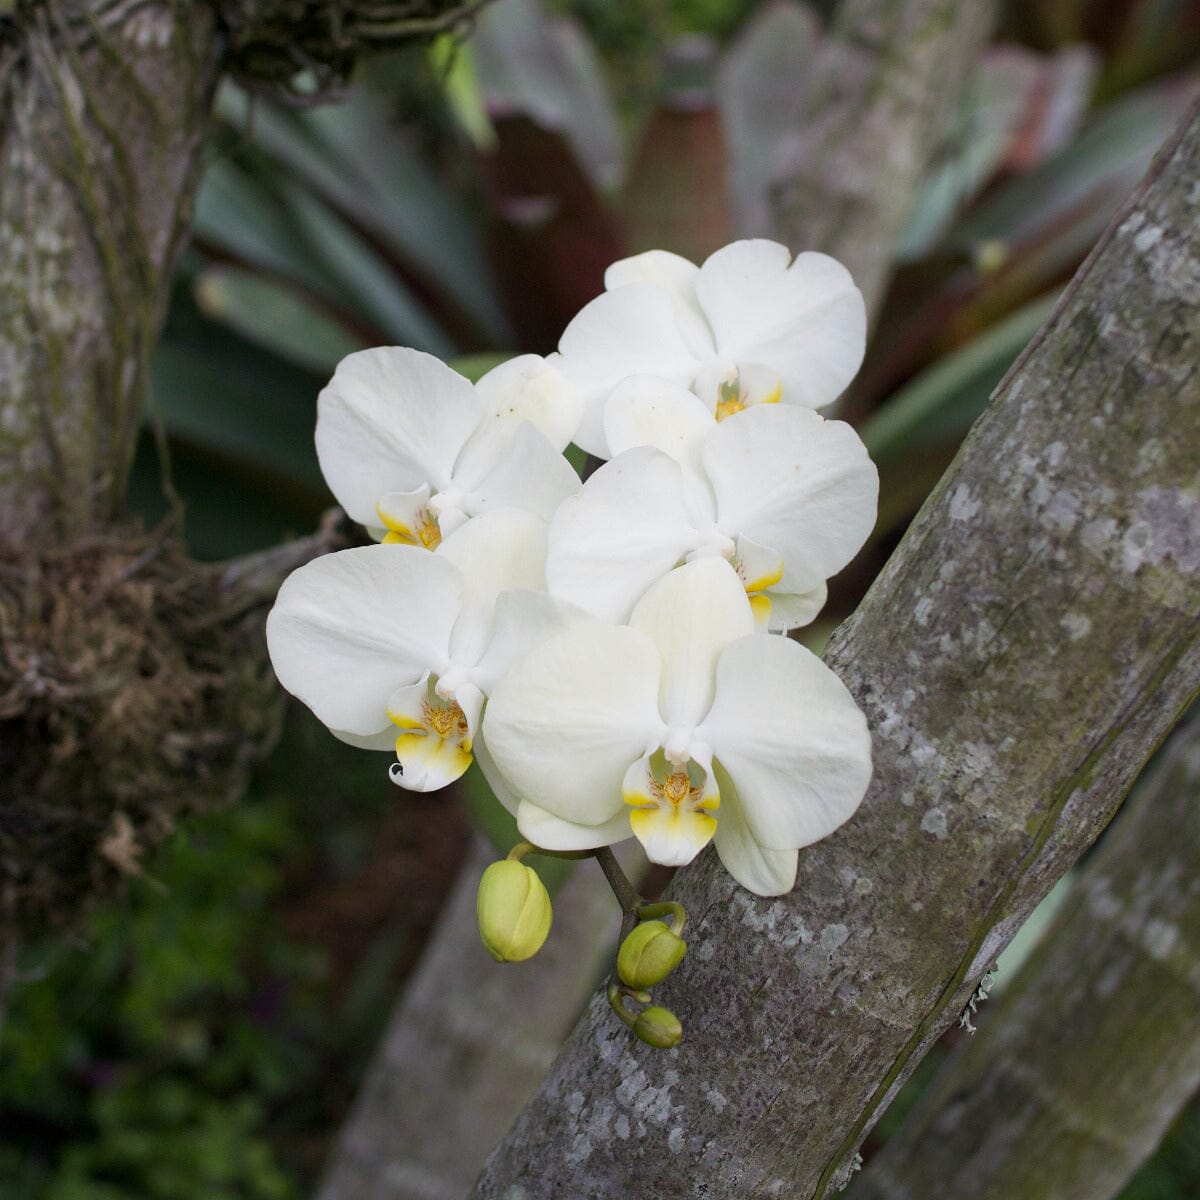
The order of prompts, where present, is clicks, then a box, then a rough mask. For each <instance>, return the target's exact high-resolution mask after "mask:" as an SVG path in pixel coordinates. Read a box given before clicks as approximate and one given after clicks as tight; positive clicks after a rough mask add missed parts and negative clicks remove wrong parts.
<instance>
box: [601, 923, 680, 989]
mask: <svg viewBox="0 0 1200 1200" xmlns="http://www.w3.org/2000/svg"><path fill="white" fill-rule="evenodd" d="M686 953H687V942H685V941H684V940H683V938H681V937H680V936H679V935H678V934H676V933H674V932H672V930H671V929H670V928H668V926H667V925H666V923H665V922H663V921H643V922H642V923H641V924H640V925H638V926H637V927H636V928H634V929H633V930H632V931H631V932H630V934H629V936H628V937H627V938H626V939H625V940H624V941H623V942H622V943H621V949H620V950H619V951H618V952H617V974H618V975H620V977H621V982H622V983H624V984H627V985H628V986H629V987H631V988H636V989H637V990H639V991H644V990H645V989H647V988H652V987H654V985H655V984H657V983H662V981H663V980H664V979H666V977H667V976H668V975H670V973H671V972H672V971H673V970H675V968H676V967H677V966H679V964H680V963H681V962H682V961H683V956H684V955H685V954H686Z"/></svg>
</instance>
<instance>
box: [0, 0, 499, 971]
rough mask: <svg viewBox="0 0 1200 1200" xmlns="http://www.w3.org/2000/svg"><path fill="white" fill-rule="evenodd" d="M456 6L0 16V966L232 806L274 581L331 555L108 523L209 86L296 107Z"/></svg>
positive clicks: (264, 693)
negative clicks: (285, 93) (286, 94)
mask: <svg viewBox="0 0 1200 1200" xmlns="http://www.w3.org/2000/svg"><path fill="white" fill-rule="evenodd" d="M474 7H477V4H475V3H451V2H448V0H223V2H222V3H216V2H214V3H185V2H183V0H15V3H12V2H10V3H7V4H4V5H2V6H0V234H2V235H3V236H2V237H0V245H2V247H3V254H4V261H3V263H2V264H0V633H2V634H3V639H4V640H3V647H2V653H0V956H3V955H5V954H8V953H9V952H8V951H7V950H6V949H4V947H5V946H10V945H11V944H12V942H11V940H10V939H11V937H12V930H13V929H14V928H17V927H22V926H24V927H29V926H33V927H34V928H35V929H37V930H39V931H42V930H45V929H46V928H47V927H54V926H58V925H66V924H70V923H71V922H72V921H73V920H74V919H76V917H77V915H78V912H79V909H80V908H81V906H82V905H83V904H84V903H85V902H86V900H87V898H88V897H89V896H91V895H94V894H96V893H97V892H99V891H102V890H104V889H105V888H108V887H111V886H112V885H113V884H114V883H115V882H116V881H119V880H120V879H121V878H122V877H123V876H124V875H126V874H129V873H131V872H132V871H135V870H136V869H137V860H138V856H139V855H140V853H141V852H142V851H143V850H144V849H146V848H147V847H148V846H149V845H152V844H154V843H156V842H158V841H160V840H161V839H162V838H163V837H165V836H166V834H167V833H168V832H169V831H170V829H171V828H172V827H173V823H174V821H175V819H176V818H177V817H179V816H180V815H182V814H183V813H185V812H188V811H192V810H194V809H195V808H197V807H201V806H203V805H206V804H211V803H213V802H214V801H216V800H220V799H225V798H228V797H229V796H230V795H232V794H237V793H238V792H240V790H241V786H242V783H243V781H244V778H245V772H246V769H247V767H248V765H249V763H250V762H251V761H252V759H253V758H254V756H255V755H256V754H258V753H260V752H261V750H262V749H263V747H264V746H265V745H266V744H267V743H268V742H269V741H270V738H271V733H272V730H273V728H274V725H275V722H274V721H273V720H272V713H273V712H274V710H275V704H276V700H277V698H278V687H277V685H276V684H275V682H274V679H273V677H272V675H271V673H270V670H269V667H268V665H267V662H266V650H265V645H264V642H263V637H262V621H263V616H264V614H265V612H266V609H267V607H268V606H269V604H270V602H271V600H272V599H273V596H274V590H275V589H276V588H277V587H278V583H279V580H280V579H281V578H282V576H281V575H279V574H278V571H279V570H281V569H283V567H284V566H285V565H287V564H290V565H291V566H296V565H299V563H300V562H301V561H303V560H304V556H305V555H307V556H311V555H312V554H315V553H320V552H322V551H324V550H326V549H329V548H330V547H331V546H332V545H333V544H336V541H337V538H336V531H335V530H334V529H333V528H332V526H327V528H326V530H325V531H324V532H323V533H322V534H321V535H319V536H318V537H316V538H313V539H307V540H305V541H303V542H298V543H294V544H293V545H292V546H291V547H287V548H283V549H282V550H280V551H278V552H276V553H274V554H272V555H267V556H261V557H259V558H257V559H255V560H254V561H253V562H252V563H249V564H242V565H241V566H238V565H235V566H233V567H232V568H230V569H229V570H220V569H213V568H211V567H209V566H202V565H197V564H195V563H192V562H190V561H189V560H188V559H187V557H186V555H185V553H184V552H183V550H182V548H181V547H180V546H179V544H178V542H177V541H176V540H175V539H174V538H173V537H171V536H170V535H168V534H166V533H164V532H163V531H159V532H157V533H154V534H146V533H144V532H142V531H141V530H139V529H136V528H134V527H133V526H132V525H131V523H129V522H125V521H122V519H121V513H122V509H123V505H124V496H125V488H126V482H127V477H128V473H129V467H130V464H131V460H132V456H133V450H134V444H135V440H136V437H137V434H138V430H139V428H140V426H141V423H142V420H143V415H144V412H143V410H144V404H145V389H146V381H147V375H148V369H147V367H148V361H149V356H150V353H151V350H152V348H153V345H154V341H155V339H156V338H157V336H158V332H159V327H160V325H161V322H162V318H163V315H164V310H165V307H166V302H167V296H168V293H169V290H170V284H171V274H172V270H173V268H174V264H175V261H176V258H177V256H178V253H179V250H180V248H181V245H182V243H183V241H184V239H185V237H186V233H187V228H188V222H189V217H190V211H191V203H192V196H193V192H194V189H195V185H196V182H197V177H198V173H199V169H200V158H201V153H200V152H201V148H202V145H203V140H204V134H205V130H206V127H207V123H208V115H209V108H210V101H211V98H212V93H213V89H214V88H215V86H216V83H217V80H218V77H219V75H220V72H221V70H222V69H223V68H225V67H226V66H232V67H234V68H236V69H237V70H238V71H239V72H240V73H241V74H242V76H243V77H244V78H247V79H248V80H249V81H250V82H263V81H265V82H267V83H270V84H272V85H275V86H277V87H279V88H283V89H285V90H288V89H290V90H291V91H293V92H295V91H296V90H297V89H298V88H300V86H301V82H300V80H306V81H307V82H308V83H309V84H312V85H313V86H315V87H316V88H317V89H318V91H317V98H319V95H320V88H322V87H325V86H327V85H329V84H331V83H334V82H336V81H337V80H339V79H340V78H341V77H342V76H343V75H344V73H345V72H346V71H347V70H348V69H349V66H350V64H351V62H352V61H353V57H354V55H355V53H356V52H358V51H360V50H363V49H370V48H374V47H376V46H383V45H395V44H399V43H401V42H405V41H411V40H413V39H414V38H424V37H427V36H429V35H431V34H433V33H436V32H437V31H439V30H440V29H443V28H446V27H448V26H449V25H451V24H453V22H455V21H456V20H458V19H460V18H461V17H462V16H463V14H464V13H466V12H469V11H470V10H471V9H472V8H474ZM308 98H309V99H312V98H314V97H313V96H309V97H308ZM273 572H274V573H273ZM64 797H69V802H67V803H64ZM9 957H11V955H10V954H9Z"/></svg>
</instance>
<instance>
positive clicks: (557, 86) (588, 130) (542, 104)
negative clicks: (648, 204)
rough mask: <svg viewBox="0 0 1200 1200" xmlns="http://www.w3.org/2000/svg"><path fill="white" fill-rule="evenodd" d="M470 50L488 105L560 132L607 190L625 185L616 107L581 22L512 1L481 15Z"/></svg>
mask: <svg viewBox="0 0 1200 1200" xmlns="http://www.w3.org/2000/svg"><path fill="white" fill-rule="evenodd" d="M470 48H471V53H472V55H473V58H474V63H475V70H476V73H477V75H478V78H479V86H480V90H481V91H482V92H483V95H484V98H485V100H486V101H487V104H488V106H489V107H491V108H493V109H499V110H500V111H502V112H505V113H520V114H523V115H525V116H527V117H529V118H530V119H531V120H532V121H533V122H534V123H535V124H536V125H538V126H540V127H541V128H542V129H549V130H553V131H555V132H557V133H561V134H562V135H563V137H565V138H566V140H567V142H568V143H569V144H570V146H571V149H572V150H573V151H574V154H575V157H576V158H577V159H578V161H579V165H580V166H581V167H582V168H583V169H584V171H586V172H587V174H588V177H589V178H590V179H591V181H592V182H593V183H594V184H595V186H596V187H597V188H599V189H601V190H602V191H611V190H612V189H614V188H616V187H617V186H618V185H619V184H620V182H621V179H622V176H623V175H624V172H625V161H624V159H625V154H624V146H623V143H622V140H621V131H620V128H619V126H618V124H617V116H616V111H615V109H614V108H613V103H612V98H611V96H610V95H609V91H608V85H607V83H606V81H605V78H604V72H603V70H602V68H601V66H600V62H599V59H598V58H597V56H596V52H595V50H594V49H593V47H592V44H591V42H590V41H588V39H587V36H586V35H585V34H584V33H583V31H582V29H581V28H580V27H579V25H578V24H576V23H575V22H574V21H572V20H570V19H569V18H565V17H562V18H553V17H551V16H549V15H548V14H547V13H546V12H545V10H544V9H543V8H542V6H541V5H540V4H538V3H537V2H536V0H507V2H506V3H505V5H504V6H503V8H497V7H495V6H489V7H487V8H484V10H483V11H482V12H481V13H480V14H479V16H478V17H477V18H476V24H475V30H474V32H473V34H472V36H471V41H470ZM532 64H536V70H531V69H530V68H531V65H532Z"/></svg>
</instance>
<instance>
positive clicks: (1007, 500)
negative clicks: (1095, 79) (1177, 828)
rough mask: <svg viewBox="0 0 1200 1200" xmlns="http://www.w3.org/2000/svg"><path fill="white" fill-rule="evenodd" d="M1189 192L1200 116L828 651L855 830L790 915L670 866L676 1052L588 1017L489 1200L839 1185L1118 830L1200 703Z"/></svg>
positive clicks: (604, 1014)
mask: <svg viewBox="0 0 1200 1200" xmlns="http://www.w3.org/2000/svg"><path fill="white" fill-rule="evenodd" d="M1198 171H1200V114H1198V112H1197V110H1195V109H1193V111H1192V113H1191V114H1190V115H1189V117H1188V119H1187V120H1186V121H1185V123H1184V125H1183V126H1182V127H1181V129H1180V130H1179V132H1178V133H1177V134H1176V135H1175V136H1174V137H1173V138H1172V139H1171V140H1170V142H1169V143H1168V145H1167V146H1166V147H1165V148H1164V150H1163V151H1162V153H1161V154H1160V156H1159V157H1158V159H1156V161H1155V164H1154V165H1153V167H1152V168H1151V170H1150V172H1149V174H1148V175H1147V177H1146V179H1145V180H1144V181H1143V183H1142V185H1141V186H1140V187H1139V189H1138V191H1137V192H1136V194H1135V196H1134V197H1133V198H1132V200H1131V201H1130V203H1129V204H1128V205H1127V206H1126V207H1125V208H1124V209H1123V210H1122V212H1121V213H1120V214H1119V216H1118V218H1117V219H1116V221H1115V222H1114V224H1113V226H1112V227H1111V228H1110V229H1109V231H1108V232H1107V233H1106V235H1105V237H1104V238H1103V239H1102V241H1101V243H1100V245H1099V246H1098V247H1097V249H1096V251H1095V252H1094V253H1093V255H1092V256H1091V257H1090V258H1089V259H1088V261H1087V262H1086V263H1085V264H1084V266H1083V267H1082V268H1081V270H1080V272H1079V274H1078V275H1077V277H1076V279H1075V281H1074V282H1073V284H1072V286H1071V287H1070V288H1069V289H1068V292H1067V294H1066V295H1065V296H1064V298H1063V300H1062V302H1061V304H1060V305H1059V307H1058V308H1057V310H1056V311H1055V313H1054V314H1053V315H1052V317H1051V318H1050V320H1049V321H1048V323H1047V324H1046V326H1045V327H1044V328H1043V329H1042V330H1041V331H1040V332H1039V334H1038V335H1037V337H1035V339H1034V341H1033V342H1032V343H1031V345H1030V347H1029V348H1028V349H1027V350H1026V352H1025V353H1024V354H1023V355H1022V357H1021V358H1020V359H1019V361H1018V362H1017V363H1016V364H1015V365H1014V367H1013V369H1012V370H1011V371H1010V372H1009V374H1008V376H1007V377H1006V378H1005V380H1004V381H1003V382H1002V383H1001V385H1000V387H999V388H998V389H997V392H996V394H995V396H994V398H993V402H992V405H991V408H990V409H989V411H988V412H987V413H986V414H985V416H984V417H983V418H982V419H981V420H980V421H979V422H978V424H977V425H976V427H975V428H974V429H973V430H972V432H971V435H970V436H969V438H968V440H967V442H966V443H965V445H964V447H963V449H962V451H961V452H960V454H959V456H958V458H957V459H956V460H955V463H954V464H953V466H952V467H951V469H950V471H949V472H948V473H947V475H946V477H945V478H944V479H943V480H942V482H941V483H940V484H939V486H938V488H937V489H936V490H935V492H934V493H933V495H932V496H931V497H930V499H929V500H928V502H927V503H926V505H925V506H924V508H923V509H922V510H921V512H920V514H919V515H918V516H917V518H916V520H915V521H914V522H913V525H912V527H911V528H910V530H909V532H908V534H907V535H906V537H905V539H904V540H903V542H902V544H901V545H900V547H899V548H898V550H897V551H896V553H895V554H894V555H893V557H892V559H891V561H890V562H889V563H888V565H887V567H886V568H885V569H884V571H883V573H882V574H881V576H880V578H879V579H878V580H877V581H876V583H875V585H874V586H873V587H872V589H871V591H870V592H869V593H868V595H867V597H866V598H865V600H864V601H863V603H862V605H861V606H860V608H859V609H858V611H857V613H856V614H855V615H854V617H853V618H851V620H850V621H848V622H847V623H846V624H845V625H843V626H842V627H841V628H840V630H839V631H838V632H837V634H835V636H834V638H833V641H832V643H831V645H830V648H829V651H828V653H827V655H826V661H827V662H828V663H829V665H830V666H832V667H833V668H834V669H835V670H836V671H837V673H838V674H839V675H840V676H841V678H842V679H843V680H844V681H845V682H846V683H847V685H848V686H849V687H850V689H851V691H852V692H853V693H854V695H855V696H856V697H857V698H858V700H859V702H860V704H861V705H862V706H863V708H864V709H865V711H866V713H867V716H868V720H869V722H870V726H871V729H872V732H873V740H874V759H875V775H874V778H873V780H872V783H871V787H870V789H869V791H868V793H867V797H866V799H865V801H864V803H863V806H862V808H861V809H860V811H859V812H858V813H857V814H856V816H855V817H854V818H853V819H852V820H851V821H850V822H849V823H848V824H847V825H846V826H845V827H844V828H843V829H842V830H839V831H838V833H836V834H835V835H834V836H832V837H830V838H828V839H827V840H825V841H823V842H820V843H818V844H817V845H816V846H813V847H811V848H810V849H808V850H806V851H803V852H802V853H801V857H800V871H799V876H798V880H797V884H796V888H795V890H794V891H793V892H792V893H791V894H790V895H788V896H785V897H781V898H779V899H775V900H759V899H756V898H755V897H753V896H751V895H749V894H748V893H746V892H744V891H742V890H741V889H739V888H738V887H737V886H736V885H735V884H733V883H732V881H731V880H730V879H729V878H728V876H727V875H726V874H725V873H724V872H723V871H722V869H721V867H720V864H719V863H718V862H717V860H716V858H715V856H714V855H712V854H711V853H709V854H707V855H705V856H704V857H703V858H702V859H701V861H700V862H699V863H697V864H695V865H694V866H692V867H691V868H690V869H689V870H687V871H685V872H683V873H682V874H681V876H680V877H679V878H678V880H677V881H676V884H675V886H674V887H673V889H672V892H671V898H673V899H676V900H679V901H681V902H682V903H684V904H685V905H686V906H687V909H688V911H689V912H690V913H691V914H693V924H691V925H690V926H689V929H690V936H689V939H688V940H689V944H690V946H691V951H690V953H689V955H688V958H687V959H686V960H685V961H684V964H683V965H682V967H681V968H680V969H679V970H678V971H677V972H676V974H675V975H674V976H672V977H671V979H670V980H668V982H667V983H666V984H665V985H664V986H663V987H662V989H661V992H662V995H661V1000H662V1002H663V1003H666V1004H667V1005H668V1006H669V1007H670V1008H672V1009H673V1010H675V1011H676V1012H677V1013H678V1014H679V1016H680V1017H681V1018H682V1021H683V1025H684V1030H685V1034H684V1041H683V1043H682V1044H681V1045H680V1046H679V1047H678V1048H677V1049H675V1050H672V1051H669V1052H666V1053H663V1052H660V1051H655V1050H651V1049H649V1048H648V1047H645V1046H642V1045H640V1044H639V1043H637V1042H635V1041H633V1040H632V1039H631V1038H630V1036H629V1031H628V1030H627V1029H626V1028H625V1027H624V1026H622V1025H621V1024H620V1023H619V1022H618V1021H617V1020H616V1018H615V1017H613V1016H612V1015H611V1013H609V1012H608V1011H607V1005H606V1003H605V1001H604V1000H603V998H599V997H598V998H597V999H596V1000H595V1001H594V1002H593V1005H592V1007H591V1009H590V1011H589V1012H588V1014H587V1015H586V1016H585V1018H584V1020H583V1021H582V1022H581V1024H580V1025H579V1027H578V1028H577V1029H576V1031H575V1033H574V1035H573V1036H572V1038H571V1040H570V1041H569V1042H568V1043H567V1046H566V1048H565V1050H564V1052H563V1054H562V1055H561V1056H560V1058H559V1060H558V1062H557V1063H556V1064H555V1067H554V1069H553V1070H552V1071H551V1073H550V1075H549V1076H548V1078H547V1080H546V1081H545V1083H544V1084H543V1086H542V1088H541V1089H540V1091H539V1093H538V1095H537V1097H536V1098H535V1099H534V1101H533V1102H532V1103H531V1104H530V1105H529V1106H528V1107H527V1108H526V1110H525V1112H524V1113H523V1114H522V1116H521V1118H520V1119H519V1120H518V1122H517V1124H516V1125H515V1126H514V1128H513V1130H512V1131H511V1132H510V1134H509V1135H508V1137H507V1138H506V1139H505V1140H504V1141H503V1142H502V1143H501V1145H500V1146H499V1147H498V1149H497V1150H496V1152H495V1153H494V1154H493V1156H492V1158H491V1159H490V1160H489V1163H488V1166H487V1167H486V1168H485V1170H484V1172H483V1175H482V1177H481V1179H480V1181H479V1183H478V1185H477V1188H476V1192H475V1194H476V1195H477V1196H479V1197H483V1198H487V1200H501V1198H507V1197H516V1196H520V1197H522V1198H523V1200H543V1198H547V1200H548V1198H549V1197H552V1196H561V1195H580V1196H584V1195H586V1196H589V1197H595V1198H597V1200H601V1198H605V1197H614V1198H615V1197H626V1196H629V1195H655V1196H661V1197H668V1198H669V1197H684V1196H694V1195H698V1194H710V1195H721V1196H724V1195H737V1196H740V1197H757V1196H774V1195H789V1196H796V1197H798V1198H800V1197H803V1198H805V1200H808V1198H819V1197H828V1196H830V1195H832V1194H833V1193H834V1192H835V1191H836V1190H837V1188H838V1187H840V1186H841V1185H843V1184H844V1183H845V1181H846V1180H847V1177H848V1175H849V1174H850V1172H851V1170H852V1167H853V1165H854V1163H855V1154H856V1151H857V1148H858V1146H859V1144H860V1143H861V1141H862V1139H863V1137H864V1136H865V1135H866V1133H867V1131H868V1130H869V1129H870V1128H871V1126H872V1124H873V1123H874V1121H875V1120H876V1119H877V1117H878V1116H879V1115H880V1113H881V1112H882V1111H883V1109H884V1108H885V1107H886V1105H887V1104H888V1102H889V1101H890V1100H891V1098H892V1097H893V1096H894V1095H895V1093H896V1091H897V1090H898V1089H899V1087H900V1086H901V1085H902V1084H903V1082H904V1080H905V1079H906V1078H907V1076H908V1074H909V1073H910V1072H911V1070H912V1069H913V1067H914V1066H915V1065H916V1063H917V1062H918V1061H919V1060H920V1058H921V1056H922V1055H923V1054H924V1053H925V1051H926V1050H927V1049H928V1048H929V1046H930V1045H931V1044H932V1042H933V1041H934V1039H936V1038H937V1037H938V1036H939V1035H940V1034H941V1032H942V1031H943V1030H944V1029H945V1028H946V1027H947V1026H948V1025H949V1024H950V1023H951V1022H952V1021H953V1020H955V1019H956V1017H957V1016H958V1014H959V1013H960V1012H961V1011H962V1009H963V1007H964V1005H965V1004H966V1002H967V1000H968V999H969V998H970V997H971V994H972V992H973V991H974V989H975V987H976V985H977V983H978V981H979V979H980V978H981V976H982V975H983V974H984V973H985V972H986V971H987V969H988V968H989V967H990V966H991V965H992V963H993V962H994V961H995V958H996V956H997V954H998V953H999V951H1000V950H1001V949H1002V948H1003V947H1004V946H1005V945H1006V944H1007V942H1008V941H1009V939H1010V938H1011V936H1012V934H1013V933H1014V932H1015V931H1016V929H1017V928H1019V926H1020V925H1021V923H1022V922H1023V921H1024V919H1025V918H1026V917H1027V916H1028V914H1029V913H1030V911H1031V910H1032V909H1033V907H1034V906H1035V904H1036V903H1037V902H1038V901H1039V900H1040V899H1041V898H1042V897H1043V896H1044V895H1045V894H1046V892H1047V891H1048V890H1049V889H1050V887H1051V886H1052V884H1053V883H1054V882H1055V881H1056V880H1057V879H1058V878H1059V877H1060V876H1061V875H1062V874H1063V873H1064V871H1065V870H1066V869H1067V868H1068V867H1069V866H1070V864H1071V863H1072V862H1073V861H1074V860H1075V859H1076V858H1077V857H1078V856H1079V854H1080V852H1081V851H1082V850H1083V849H1084V848H1085V847H1087V846H1088V845H1089V844H1090V843H1091V842H1092V841H1093V839H1094V838H1095V837H1096V835H1097V834H1098V833H1099V831H1100V830H1101V829H1103V828H1104V826H1105V824H1106V823H1107V822H1108V821H1109V819H1110V818H1111V817H1112V815H1113V813H1114V812H1115V811H1116V809H1117V807H1118V806H1119V804H1120V802H1121V799H1122V797H1123V795H1124V793H1125V791H1126V790H1127V788H1128V787H1129V785H1130V783H1131V782H1132V780H1133V779H1134V777H1135V776H1136V774H1137V772H1138V771H1139V769H1140V767H1141V765H1142V764H1143V762H1144V761H1145V759H1146V758H1147V757H1148V755H1149V754H1150V752H1151V751H1152V750H1153V748H1154V747H1155V746H1156V745H1157V744H1158V743H1159V741H1160V740H1161V739H1162V738H1163V737H1164V735H1165V733H1166V731H1167V730H1168V729H1170V727H1171V725H1172V724H1173V723H1174V721H1175V720H1176V719H1177V717H1178V716H1179V714H1180V713H1181V712H1182V711H1183V710H1184V708H1185V707H1186V706H1187V704H1188V703H1189V702H1190V701H1191V699H1192V698H1193V697H1194V696H1195V694H1196V692H1197V689H1198V688H1200V645H1198V642H1200V547H1198V545H1197V540H1196V531H1197V528H1198V525H1200V500H1198V498H1197V494H1196V464H1197V462H1198V461H1200V381H1198V380H1197V376H1196V369H1197V368H1196V355H1195V331H1196V328H1197V317H1198V314H1200V222H1198V220H1197V217H1198V216H1200V211H1198V206H1200V192H1198V190H1197V188H1196V182H1195V181H1196V179H1197V176H1198ZM656 999H658V997H657V996H656Z"/></svg>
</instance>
